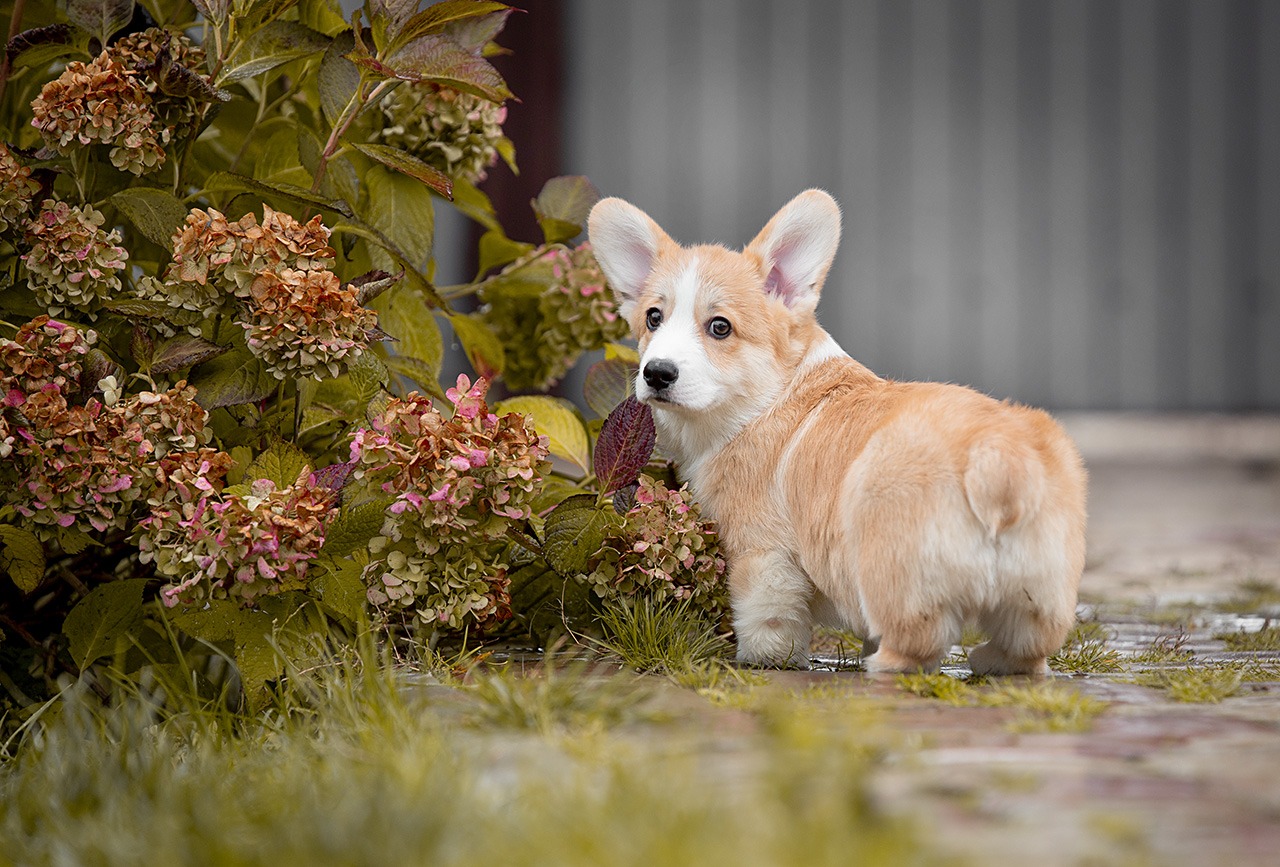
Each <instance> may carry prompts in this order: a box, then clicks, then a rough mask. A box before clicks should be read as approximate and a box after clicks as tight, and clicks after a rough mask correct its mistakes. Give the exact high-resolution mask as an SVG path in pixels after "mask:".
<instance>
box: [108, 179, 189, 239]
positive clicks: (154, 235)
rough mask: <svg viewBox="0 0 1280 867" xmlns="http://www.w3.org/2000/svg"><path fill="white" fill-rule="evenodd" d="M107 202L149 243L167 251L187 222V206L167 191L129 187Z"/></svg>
mask: <svg viewBox="0 0 1280 867" xmlns="http://www.w3.org/2000/svg"><path fill="white" fill-rule="evenodd" d="M109 201H110V202H111V204H113V205H115V206H116V208H117V209H118V210H119V211H120V213H122V214H124V215H125V217H126V218H127V219H128V220H129V222H130V223H133V225H134V226H135V227H136V228H137V229H138V231H139V232H141V233H142V234H143V236H145V237H146V238H147V240H149V241H153V242H155V243H156V244H159V245H160V246H161V247H164V248H165V249H166V250H168V249H170V247H171V246H172V244H173V234H174V232H176V231H177V230H178V227H179V226H181V225H182V224H183V223H184V222H185V221H186V219H187V206H186V205H184V204H182V202H181V201H179V200H178V198H177V197H176V196H175V195H173V194H172V193H170V192H168V191H167V190H158V189H156V188H154V187H132V188H129V189H125V190H121V191H120V192H118V193H116V194H115V195H114V196H112V197H111V198H110V199H109Z"/></svg>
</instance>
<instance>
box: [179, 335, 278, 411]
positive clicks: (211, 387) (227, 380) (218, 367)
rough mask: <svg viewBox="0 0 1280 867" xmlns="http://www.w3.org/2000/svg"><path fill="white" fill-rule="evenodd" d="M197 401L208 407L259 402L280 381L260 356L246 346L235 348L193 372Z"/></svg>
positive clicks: (272, 392) (269, 393)
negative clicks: (268, 369)
mask: <svg viewBox="0 0 1280 867" xmlns="http://www.w3.org/2000/svg"><path fill="white" fill-rule="evenodd" d="M190 383H191V385H193V386H194V387H195V389H196V403H198V404H200V405H201V406H202V407H204V408H205V409H206V410H213V409H218V408H219V407H224V406H240V405H242V404H246V403H257V402H258V401H260V400H264V399H265V398H268V397H270V396H271V395H272V394H274V393H275V391H276V387H277V381H276V379H275V377H273V376H272V375H271V374H270V373H269V372H268V371H267V369H266V367H265V366H264V365H263V364H262V361H261V359H259V358H258V357H257V356H256V355H254V354H253V353H251V352H249V350H247V349H235V350H232V351H231V352H227V353H225V354H223V355H219V356H218V357H217V358H215V359H213V360H212V361H208V362H205V363H204V364H202V365H200V368H199V369H198V370H196V371H193V372H192V375H191V379H190Z"/></svg>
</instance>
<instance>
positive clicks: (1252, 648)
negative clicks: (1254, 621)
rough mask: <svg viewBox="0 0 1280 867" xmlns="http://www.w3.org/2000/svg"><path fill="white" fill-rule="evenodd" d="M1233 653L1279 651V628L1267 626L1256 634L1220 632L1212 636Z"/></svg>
mask: <svg viewBox="0 0 1280 867" xmlns="http://www.w3.org/2000/svg"><path fill="white" fill-rule="evenodd" d="M1213 637H1214V638H1217V639H1218V640H1220V641H1222V642H1223V643H1224V644H1226V645H1227V650H1234V651H1249V652H1259V651H1270V650H1280V627H1276V626H1267V627H1265V628H1263V629H1259V630H1257V631H1256V632H1243V631H1241V632H1220V633H1218V634H1217V635H1215V636H1213Z"/></svg>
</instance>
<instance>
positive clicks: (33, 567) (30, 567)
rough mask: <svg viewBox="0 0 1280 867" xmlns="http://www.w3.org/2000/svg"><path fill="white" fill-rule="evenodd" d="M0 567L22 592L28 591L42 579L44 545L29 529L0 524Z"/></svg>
mask: <svg viewBox="0 0 1280 867" xmlns="http://www.w3.org/2000/svg"><path fill="white" fill-rule="evenodd" d="M0 569H3V570H4V571H5V572H7V573H9V577H10V578H11V579H12V580H13V583H14V584H15V585H17V587H18V589H19V590H21V591H22V592H23V593H30V592H31V591H32V590H35V589H36V588H37V587H39V586H40V582H41V581H43V580H44V547H43V546H42V545H41V544H40V540H39V539H37V538H36V537H35V534H34V533H32V532H31V531H30V530H24V529H22V528H21V527H14V526H12V525H11V524H0Z"/></svg>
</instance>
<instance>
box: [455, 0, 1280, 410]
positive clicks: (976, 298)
mask: <svg viewBox="0 0 1280 867" xmlns="http://www.w3.org/2000/svg"><path fill="white" fill-rule="evenodd" d="M516 5H519V6H523V7H525V8H527V9H528V11H529V14H527V15H516V16H513V17H512V18H511V20H510V23H509V25H508V27H507V30H506V31H505V32H504V34H503V36H502V38H501V40H500V41H501V42H502V44H503V45H505V46H507V47H509V48H511V49H512V50H513V51H514V54H513V55H512V56H511V57H509V58H504V59H502V60H505V61H506V63H505V66H504V67H503V71H504V73H505V74H506V75H507V76H508V79H509V81H510V82H511V85H512V90H513V91H514V92H515V93H516V94H517V95H518V96H520V97H521V98H522V99H524V100H525V102H524V104H523V105H514V106H513V107H512V109H511V114H510V120H509V122H508V124H507V132H508V134H509V135H510V136H511V137H512V138H513V139H514V140H515V142H516V146H517V151H518V155H519V161H520V164H521V176H520V177H512V176H511V175H510V174H509V173H508V172H507V171H506V169H505V168H504V167H501V166H500V167H498V168H497V169H495V170H494V171H493V172H491V177H490V179H489V181H488V183H487V187H486V189H487V190H488V191H489V192H490V194H491V195H492V196H493V197H494V198H495V201H496V202H497V204H498V205H499V208H500V210H501V211H502V212H503V213H504V217H503V219H504V222H507V223H508V225H510V226H512V231H513V235H515V236H520V234H521V233H520V229H519V228H518V225H519V220H521V219H525V220H528V219H529V218H528V210H529V209H528V201H529V199H531V198H532V197H533V196H534V195H535V194H536V193H537V191H538V189H539V187H540V186H541V184H542V182H543V181H544V180H545V179H546V178H547V177H549V176H551V175H554V174H560V173H573V174H585V175H587V176H589V177H590V178H591V179H592V180H593V181H594V182H595V183H596V185H597V186H598V187H599V188H600V190H601V191H602V193H604V194H605V195H617V196H622V197H624V198H627V199H629V200H631V201H632V202H634V203H636V204H637V205H639V206H640V207H641V208H643V209H645V210H646V211H648V212H649V213H650V214H651V215H652V216H653V217H654V218H655V219H656V220H657V221H658V222H659V223H661V224H662V225H663V227H664V228H666V229H667V230H668V231H669V232H670V233H671V234H672V236H673V237H675V238H676V239H677V240H679V241H682V242H686V243H687V242H694V241H722V242H725V243H727V244H729V245H730V246H734V247H738V246H741V245H742V244H744V243H746V242H747V241H748V240H750V239H751V237H752V236H753V235H754V234H755V232H756V231H758V230H759V228H760V227H761V226H762V225H763V224H764V223H765V221H766V220H767V219H768V218H769V216H770V215H772V213H773V212H774V211H775V210H776V209H777V208H778V207H780V206H781V205H782V204H783V203H784V202H786V201H787V200H788V199H789V198H791V197H792V196H793V195H795V194H796V193H799V192H800V191H801V190H803V189H805V188H807V187H811V186H818V187H822V188H825V189H827V190H829V191H830V192H831V193H833V194H834V195H835V196H836V198H837V199H838V200H839V201H840V203H841V205H842V206H843V209H844V241H843V243H842V246H841V251H840V254H839V256H838V257H837V260H836V264H835V267H834V269H833V270H832V273H831V276H830V278H829V279H828V282H827V288H826V292H825V294H824V298H823V303H822V307H821V308H820V313H821V315H822V318H823V321H824V324H825V325H826V326H827V328H828V329H829V330H830V331H831V332H833V333H834V334H835V336H836V337H837V339H838V340H839V341H840V342H841V343H842V344H843V345H844V347H845V348H846V349H847V350H848V351H849V352H850V353H851V354H852V355H854V356H855V357H856V358H858V359H859V360H861V361H863V362H864V363H866V364H868V365H869V366H870V367H872V368H873V369H874V370H876V371H877V372H878V373H880V374H882V375H885V376H890V377H895V378H903V379H936V380H944V381H953V382H960V383H965V384H969V385H973V386H974V387H976V388H978V389H980V390H982V391H985V392H988V393H990V394H993V395H995V396H997V397H1008V398H1014V399H1017V400H1021V401H1027V402H1032V403H1036V404H1040V405H1044V406H1047V407H1049V408H1052V409H1058V410H1115V409H1124V410H1161V411H1171V410H1176V411H1206V410H1211V411H1276V410H1280V52H1277V51H1276V50H1275V47H1276V46H1277V45H1280V3H1277V2H1274V0H1119V2H1117V0H1016V2H1015V0H838V2H837V0H788V2H785V3H782V2H765V0H644V2H631V0H527V2H523V3H522V2H520V0H516ZM526 106H527V107H528V108H526ZM508 221H509V222H508ZM444 228H445V227H443V226H442V227H441V229H442V230H443V229H444ZM455 231H458V232H463V233H465V232H466V231H468V229H467V228H466V227H461V226H459V227H455ZM534 235H535V229H534V228H533V224H532V222H531V221H530V222H529V223H528V228H527V231H526V232H525V236H526V237H528V238H529V239H533V237H534ZM440 241H441V242H442V245H441V246H442V247H443V246H444V245H443V242H444V241H445V237H444V236H442V237H441V238H440ZM444 264H445V267H446V268H447V267H448V263H444ZM457 267H460V268H462V270H464V271H465V267H464V266H462V265H459V266H457ZM466 276H469V275H464V276H463V277H462V279H465V277H466Z"/></svg>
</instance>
